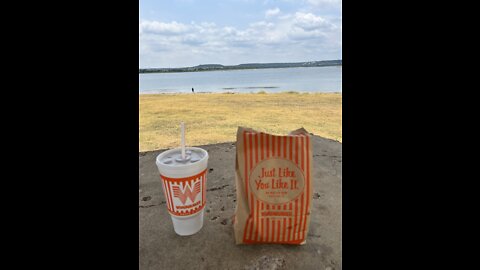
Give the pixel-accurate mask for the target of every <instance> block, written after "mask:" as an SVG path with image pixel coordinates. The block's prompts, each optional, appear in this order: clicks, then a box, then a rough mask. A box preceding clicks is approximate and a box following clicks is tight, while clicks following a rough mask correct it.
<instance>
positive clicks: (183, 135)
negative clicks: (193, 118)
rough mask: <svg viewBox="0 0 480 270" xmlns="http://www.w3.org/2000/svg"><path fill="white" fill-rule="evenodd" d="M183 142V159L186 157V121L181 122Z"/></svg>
mask: <svg viewBox="0 0 480 270" xmlns="http://www.w3.org/2000/svg"><path fill="white" fill-rule="evenodd" d="M180 130H181V131H180V132H181V144H182V159H185V123H183V122H181V123H180Z"/></svg>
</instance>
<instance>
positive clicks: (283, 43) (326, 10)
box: [139, 0, 342, 68]
mask: <svg viewBox="0 0 480 270" xmlns="http://www.w3.org/2000/svg"><path fill="white" fill-rule="evenodd" d="M139 35H140V36H139V39H140V68H152V67H184V66H195V65H200V64H223V65H235V64H242V63H253V62H255V63H266V62H300V61H315V60H334V59H342V37H341V36H342V4H341V0H296V1H295V0H276V1H274V0H223V1H220V0H217V1H212V0H170V1H164V0H156V1H155V0H140V23H139Z"/></svg>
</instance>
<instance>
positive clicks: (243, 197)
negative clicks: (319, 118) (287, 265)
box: [233, 127, 312, 245]
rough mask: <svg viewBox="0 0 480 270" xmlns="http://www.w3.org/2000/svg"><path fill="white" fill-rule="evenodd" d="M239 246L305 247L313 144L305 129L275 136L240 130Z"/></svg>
mask: <svg viewBox="0 0 480 270" xmlns="http://www.w3.org/2000/svg"><path fill="white" fill-rule="evenodd" d="M235 169H236V176H235V178H236V180H235V181H236V187H237V208H236V212H235V219H234V223H233V226H234V231H235V242H236V243H237V244H255V243H275V244H293V245H302V244H305V239H306V237H307V234H308V227H309V223H310V209H311V207H310V206H311V198H312V179H311V177H312V143H311V138H310V134H309V133H308V132H307V131H306V130H305V129H303V128H301V129H298V130H295V131H292V132H291V133H290V134H289V135H287V136H276V135H271V134H266V133H263V132H258V131H255V130H252V129H249V128H243V127H239V128H238V131H237V156H236V164H235Z"/></svg>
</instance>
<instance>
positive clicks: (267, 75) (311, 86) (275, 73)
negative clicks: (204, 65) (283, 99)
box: [139, 66, 342, 94]
mask: <svg viewBox="0 0 480 270" xmlns="http://www.w3.org/2000/svg"><path fill="white" fill-rule="evenodd" d="M139 77H140V89H139V90H140V94H154V93H189V92H190V93H191V91H192V87H193V88H194V89H195V92H196V93H199V92H236V93H250V92H258V91H262V90H263V91H265V92H282V91H298V92H342V66H332V67H300V68H269V69H244V70H228V71H223V70H222V71H221V70H218V71H203V72H179V73H147V74H145V73H143V74H139Z"/></svg>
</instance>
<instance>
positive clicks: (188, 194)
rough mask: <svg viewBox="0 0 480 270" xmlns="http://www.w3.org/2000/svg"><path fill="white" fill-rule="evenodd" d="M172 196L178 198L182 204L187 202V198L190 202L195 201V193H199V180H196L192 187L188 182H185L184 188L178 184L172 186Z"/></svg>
mask: <svg viewBox="0 0 480 270" xmlns="http://www.w3.org/2000/svg"><path fill="white" fill-rule="evenodd" d="M172 190H173V196H174V197H177V198H178V199H180V201H181V202H182V204H183V205H185V203H186V202H187V198H190V200H191V201H192V203H193V202H194V201H195V198H196V197H197V194H198V193H200V191H201V190H200V181H197V182H196V183H195V184H194V185H193V187H191V186H190V185H189V183H188V182H187V183H185V188H184V189H183V191H182V189H181V188H180V186H172Z"/></svg>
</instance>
